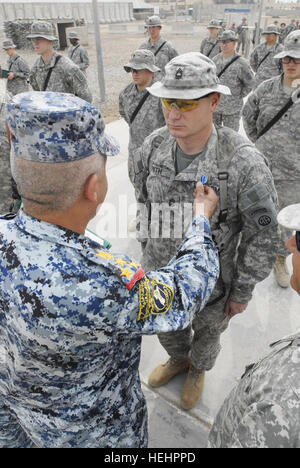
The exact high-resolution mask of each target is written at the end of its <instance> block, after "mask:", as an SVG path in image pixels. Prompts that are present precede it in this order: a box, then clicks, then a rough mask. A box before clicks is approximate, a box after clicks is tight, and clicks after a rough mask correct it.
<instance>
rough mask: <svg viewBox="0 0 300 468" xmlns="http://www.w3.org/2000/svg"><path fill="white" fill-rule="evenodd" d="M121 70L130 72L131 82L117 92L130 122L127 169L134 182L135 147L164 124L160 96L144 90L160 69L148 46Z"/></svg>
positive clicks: (121, 109)
mask: <svg viewBox="0 0 300 468" xmlns="http://www.w3.org/2000/svg"><path fill="white" fill-rule="evenodd" d="M124 70H125V71H126V72H127V73H131V75H132V82H131V83H130V84H129V85H128V86H126V87H125V89H123V91H122V92H121V93H120V96H119V112H120V115H121V116H122V117H123V118H124V119H125V121H126V122H127V123H128V125H129V145H128V171H129V178H130V180H131V181H132V182H133V180H134V170H133V165H134V155H135V150H136V149H137V148H139V147H140V146H141V145H142V143H143V142H144V140H145V138H146V137H147V136H148V135H150V133H152V132H153V131H154V130H156V129H157V128H160V127H163V126H164V125H165V119H164V115H163V112H162V106H161V102H160V99H159V98H157V97H155V96H152V95H151V94H150V93H149V92H148V91H147V90H146V88H147V87H148V86H151V84H153V83H154V82H155V80H156V78H155V75H156V74H157V73H158V72H159V71H160V69H159V68H158V67H157V66H156V65H155V57H154V55H153V53H152V52H151V51H150V50H147V49H143V50H142V49H139V50H136V51H135V52H133V54H132V55H131V58H130V61H129V62H128V63H127V64H126V65H125V66H124Z"/></svg>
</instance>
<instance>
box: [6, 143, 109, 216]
mask: <svg viewBox="0 0 300 468" xmlns="http://www.w3.org/2000/svg"><path fill="white" fill-rule="evenodd" d="M105 160H106V157H105V156H103V155H102V154H101V153H95V154H93V155H92V156H89V157H87V158H84V159H80V160H78V161H73V162H67V163H57V164H53V163H40V162H35V161H27V160H25V159H21V158H17V157H15V156H14V154H13V152H11V170H12V175H13V178H14V180H15V182H16V184H17V187H18V192H19V194H20V195H21V198H22V201H23V204H24V207H25V208H27V209H30V211H31V212H32V213H34V214H35V215H42V214H45V213H48V212H53V211H66V210H67V209H68V208H70V207H71V206H72V205H73V204H74V203H75V201H76V200H77V199H78V197H79V196H80V194H81V192H82V189H83V187H84V185H85V183H86V181H87V180H88V178H89V177H90V175H92V174H94V173H96V174H98V173H100V172H101V171H102V170H103V166H104V161H105Z"/></svg>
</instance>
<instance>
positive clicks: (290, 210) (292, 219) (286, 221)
mask: <svg viewBox="0 0 300 468" xmlns="http://www.w3.org/2000/svg"><path fill="white" fill-rule="evenodd" d="M277 221H278V224H280V225H281V226H283V227H285V228H287V229H291V230H293V231H300V203H296V204H295V205H289V206H286V207H285V208H283V210H281V211H280V212H279V213H278V216H277Z"/></svg>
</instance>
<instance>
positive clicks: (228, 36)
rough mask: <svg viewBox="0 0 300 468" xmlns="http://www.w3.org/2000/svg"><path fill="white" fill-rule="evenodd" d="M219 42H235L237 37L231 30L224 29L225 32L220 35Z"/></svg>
mask: <svg viewBox="0 0 300 468" xmlns="http://www.w3.org/2000/svg"><path fill="white" fill-rule="evenodd" d="M219 40H220V41H237V40H238V37H237V35H236V34H235V32H234V31H232V30H231V29H226V31H223V32H222V33H221V34H220V36H219Z"/></svg>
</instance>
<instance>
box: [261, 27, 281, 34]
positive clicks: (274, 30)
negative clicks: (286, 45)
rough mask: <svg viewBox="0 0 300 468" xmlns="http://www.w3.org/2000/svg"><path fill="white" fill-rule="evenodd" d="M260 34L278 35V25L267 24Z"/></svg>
mask: <svg viewBox="0 0 300 468" xmlns="http://www.w3.org/2000/svg"><path fill="white" fill-rule="evenodd" d="M262 34H278V35H280V32H279V30H278V26H276V24H269V26H267V27H266V29H265V30H264V31H263V32H262Z"/></svg>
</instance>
